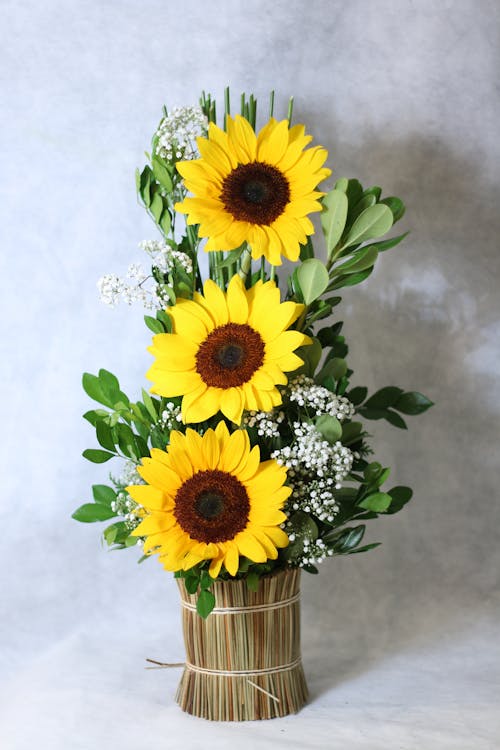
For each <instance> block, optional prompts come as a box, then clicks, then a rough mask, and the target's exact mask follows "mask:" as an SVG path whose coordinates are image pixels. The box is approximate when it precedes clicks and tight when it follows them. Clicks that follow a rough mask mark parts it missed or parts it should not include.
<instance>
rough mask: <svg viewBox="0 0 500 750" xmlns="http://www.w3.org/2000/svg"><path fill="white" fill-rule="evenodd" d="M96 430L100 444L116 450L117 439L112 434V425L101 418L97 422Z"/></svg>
mask: <svg viewBox="0 0 500 750" xmlns="http://www.w3.org/2000/svg"><path fill="white" fill-rule="evenodd" d="M95 431H96V435H97V441H98V443H99V445H102V447H103V448H106V450H108V451H114V450H115V441H114V440H113V436H112V435H111V427H110V426H109V425H107V424H106V422H103V421H102V420H101V421H99V422H97V424H96V426H95Z"/></svg>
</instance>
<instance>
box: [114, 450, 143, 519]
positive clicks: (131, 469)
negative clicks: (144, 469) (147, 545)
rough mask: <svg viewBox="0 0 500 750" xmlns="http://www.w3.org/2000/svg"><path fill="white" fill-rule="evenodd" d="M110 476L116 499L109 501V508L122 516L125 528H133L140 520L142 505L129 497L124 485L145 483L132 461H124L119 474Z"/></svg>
mask: <svg viewBox="0 0 500 750" xmlns="http://www.w3.org/2000/svg"><path fill="white" fill-rule="evenodd" d="M110 478H111V481H112V482H113V484H114V485H115V487H116V488H117V492H116V500H114V501H113V502H112V503H111V510H112V511H114V512H115V513H118V515H119V516H122V517H123V520H124V521H125V524H126V526H127V528H129V529H135V527H136V526H138V525H139V523H140V522H141V520H142V505H139V503H136V502H135V500H133V499H132V498H131V497H130V495H129V494H128V492H126V490H125V487H128V486H129V485H131V484H145V481H144V479H143V478H142V477H141V475H140V474H139V473H138V471H137V466H136V464H135V463H134V462H133V461H126V462H125V464H124V466H123V470H122V473H121V474H120V476H118V477H114V476H112V475H111V476H110Z"/></svg>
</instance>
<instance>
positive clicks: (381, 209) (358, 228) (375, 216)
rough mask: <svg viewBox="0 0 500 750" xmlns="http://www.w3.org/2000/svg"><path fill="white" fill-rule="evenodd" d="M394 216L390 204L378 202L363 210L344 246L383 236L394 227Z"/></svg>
mask: <svg viewBox="0 0 500 750" xmlns="http://www.w3.org/2000/svg"><path fill="white" fill-rule="evenodd" d="M392 224H393V217H392V212H391V209H390V208H389V207H388V206H384V205H381V204H380V203H377V205H375V206H371V207H370V208H367V209H366V210H365V211H363V212H362V213H361V214H360V215H359V216H358V218H357V219H356V221H355V222H354V224H353V225H352V227H351V228H350V230H349V232H348V233H347V237H345V238H344V241H343V244H342V248H345V247H349V246H350V245H355V244H356V243H359V242H366V240H371V239H375V238H376V237H381V236H382V235H384V234H385V233H386V232H388V231H389V229H390V228H391V227H392Z"/></svg>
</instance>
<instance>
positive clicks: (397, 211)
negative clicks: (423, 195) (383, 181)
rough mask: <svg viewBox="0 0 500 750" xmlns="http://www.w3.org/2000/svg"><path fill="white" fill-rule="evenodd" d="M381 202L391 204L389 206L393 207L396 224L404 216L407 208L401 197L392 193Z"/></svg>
mask: <svg viewBox="0 0 500 750" xmlns="http://www.w3.org/2000/svg"><path fill="white" fill-rule="evenodd" d="M380 202H381V203H383V204H384V205H386V206H389V208H390V209H391V212H392V215H393V218H394V224H395V223H396V222H397V221H399V220H400V219H402V218H403V215H404V212H405V211H406V208H405V204H404V203H403V201H402V200H401V198H396V197H395V196H393V195H391V196H390V197H389V198H384V199H383V200H381V201H380Z"/></svg>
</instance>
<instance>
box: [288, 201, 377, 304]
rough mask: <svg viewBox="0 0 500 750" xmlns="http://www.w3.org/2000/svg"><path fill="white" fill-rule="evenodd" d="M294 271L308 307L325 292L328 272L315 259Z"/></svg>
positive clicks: (310, 259) (322, 264) (307, 261)
mask: <svg viewBox="0 0 500 750" xmlns="http://www.w3.org/2000/svg"><path fill="white" fill-rule="evenodd" d="M387 210H388V209H387ZM296 270H297V280H298V282H299V285H300V289H301V292H302V297H303V299H304V303H305V304H306V305H310V304H311V302H314V300H315V299H318V297H321V295H322V294H323V292H324V291H325V290H326V288H327V286H328V283H329V281H330V278H329V276H328V271H327V270H326V268H325V264H324V263H322V262H321V261H320V260H317V259H316V258H309V259H308V260H305V261H304V262H303V263H302V264H301V265H300V266H299V267H298V268H297V269H296Z"/></svg>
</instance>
